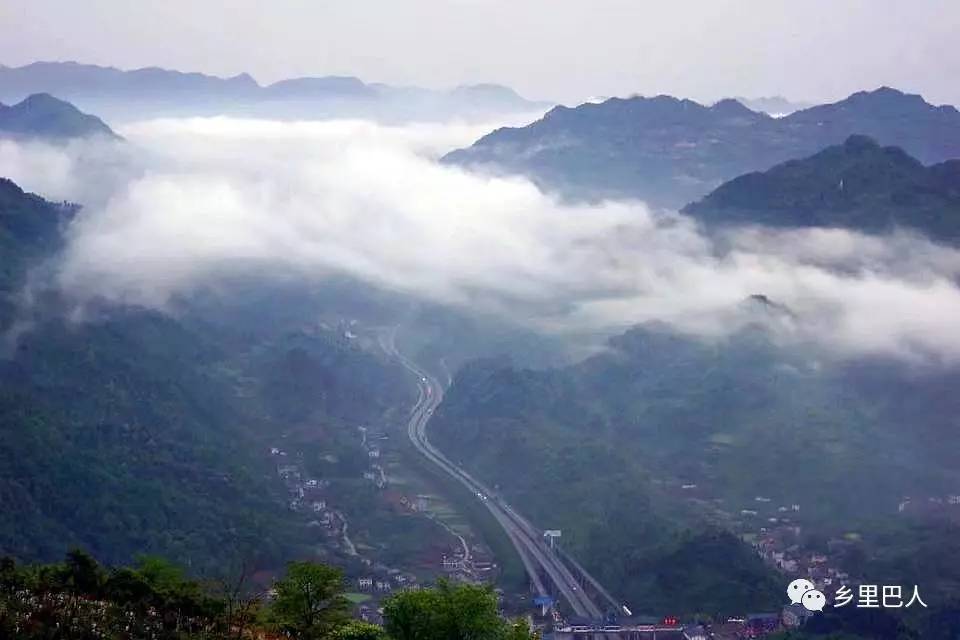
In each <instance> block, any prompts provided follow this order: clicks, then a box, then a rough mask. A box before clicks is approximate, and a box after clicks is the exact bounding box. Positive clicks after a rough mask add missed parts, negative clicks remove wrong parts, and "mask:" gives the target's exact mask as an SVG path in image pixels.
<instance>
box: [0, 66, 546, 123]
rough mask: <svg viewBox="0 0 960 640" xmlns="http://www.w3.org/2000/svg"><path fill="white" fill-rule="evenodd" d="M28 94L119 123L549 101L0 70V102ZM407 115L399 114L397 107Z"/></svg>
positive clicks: (325, 80)
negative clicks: (50, 97) (48, 97)
mask: <svg viewBox="0 0 960 640" xmlns="http://www.w3.org/2000/svg"><path fill="white" fill-rule="evenodd" d="M34 93H51V94H54V95H57V96H60V97H61V98H64V99H67V100H70V101H72V102H74V103H75V104H77V105H79V106H80V107H81V108H84V109H86V110H89V111H92V112H95V113H103V114H110V115H111V116H114V117H116V116H120V117H123V118H142V117H145V116H146V117H149V116H158V115H181V114H189V115H199V114H219V113H239V114H254V115H262V114H267V115H271V116H273V117H287V116H294V117H316V116H322V115H326V114H328V113H329V112H330V111H333V112H335V113H336V112H337V108H338V106H339V105H340V104H341V103H347V104H348V105H349V107H350V109H349V110H345V111H344V112H345V113H349V114H351V115H366V114H373V115H378V114H379V113H380V111H378V109H379V108H380V106H381V105H383V108H382V109H381V111H382V114H383V115H389V114H390V111H394V112H397V111H400V112H401V115H414V116H415V115H416V113H417V112H418V111H426V112H428V113H432V112H439V113H447V112H449V113H451V114H453V115H460V114H466V115H470V114H474V113H475V114H478V115H483V114H486V113H493V112H495V111H498V110H510V111H523V112H526V111H534V110H542V109H545V108H546V107H548V106H550V104H549V103H545V102H535V101H531V100H527V99H525V98H523V97H521V96H520V95H518V94H517V93H516V92H514V91H513V90H512V89H509V88H507V87H502V86H500V85H494V84H477V85H468V86H462V87H456V88H454V89H451V90H448V91H439V90H431V89H423V88H419V87H397V86H392V85H387V84H379V83H366V82H364V81H363V80H361V79H359V78H355V77H352V76H320V77H301V78H290V79H286V80H281V81H279V82H275V83H273V84H268V85H261V84H259V83H258V82H257V81H256V80H254V78H253V77H251V76H250V75H249V74H246V73H242V74H239V75H235V76H232V77H229V78H221V77H218V76H213V75H208V74H204V73H185V72H181V71H173V70H169V69H161V68H158V67H147V68H143V69H133V70H129V71H126V70H122V69H118V68H116V67H104V66H98V65H91V64H81V63H78V62H34V63H32V64H28V65H25V66H22V67H3V66H0V101H7V102H11V101H17V100H21V99H23V97H25V96H28V95H31V94H34ZM405 106H406V107H409V113H407V114H404V113H402V109H403V108H404V107H405Z"/></svg>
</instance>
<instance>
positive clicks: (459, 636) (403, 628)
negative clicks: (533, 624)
mask: <svg viewBox="0 0 960 640" xmlns="http://www.w3.org/2000/svg"><path fill="white" fill-rule="evenodd" d="M384 617H385V618H386V631H387V634H388V635H389V636H390V637H391V638H393V639H394V640H508V639H509V640H529V639H530V638H532V637H533V636H532V634H531V632H530V629H529V627H527V625H526V624H525V623H523V622H515V623H510V622H507V621H505V620H504V619H503V618H501V617H500V615H499V613H498V611H497V597H496V595H495V594H494V593H493V591H492V590H491V589H490V587H485V586H477V585H469V584H461V585H453V584H450V583H449V582H446V581H441V582H440V583H439V584H438V585H437V587H436V588H434V589H424V590H421V591H405V592H403V593H400V594H397V595H395V596H394V597H392V598H390V600H388V601H387V603H386V605H385V606H384Z"/></svg>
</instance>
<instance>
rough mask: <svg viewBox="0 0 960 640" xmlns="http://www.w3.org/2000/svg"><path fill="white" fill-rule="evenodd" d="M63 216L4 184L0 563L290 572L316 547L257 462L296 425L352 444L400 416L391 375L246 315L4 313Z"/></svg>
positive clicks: (403, 388) (257, 314)
mask: <svg viewBox="0 0 960 640" xmlns="http://www.w3.org/2000/svg"><path fill="white" fill-rule="evenodd" d="M65 211H67V212H72V209H71V208H67V209H66V210H65V209H64V208H62V207H58V206H55V205H51V204H49V203H47V202H45V201H43V200H42V199H41V198H38V197H36V196H33V195H30V194H25V193H23V192H22V191H21V190H20V189H18V188H17V187H16V186H15V185H13V184H12V183H11V182H9V181H3V182H0V264H2V265H3V267H2V269H3V271H2V275H3V281H2V283H0V284H2V287H3V293H4V294H5V304H4V309H5V317H6V320H7V324H9V322H10V321H12V319H13V318H16V319H17V320H24V321H25V322H23V323H22V328H23V329H25V330H24V331H22V332H18V333H17V334H9V333H7V332H6V331H5V332H4V335H3V338H4V345H5V347H6V350H5V352H4V354H3V355H2V357H0V504H2V505H3V513H4V517H3V518H2V519H0V555H2V554H11V555H14V556H16V557H18V558H21V559H52V558H55V557H59V556H60V555H61V554H62V553H63V552H64V551H65V550H66V549H67V548H68V547H69V546H71V545H81V546H83V547H85V548H88V549H90V550H91V551H92V552H94V553H95V554H96V555H97V557H99V558H102V559H103V560H105V561H107V562H111V563H121V562H128V561H130V560H131V559H132V558H133V557H134V556H136V555H137V554H141V553H161V554H164V555H167V556H169V557H175V558H178V559H180V560H181V561H182V562H183V563H185V564H188V565H190V566H191V567H192V568H193V570H195V571H203V570H210V569H216V568H217V567H223V566H226V564H225V563H229V562H230V561H233V560H236V559H237V558H238V557H245V559H247V560H252V561H254V562H257V563H258V566H271V565H272V566H276V564H277V563H280V562H281V561H285V560H287V559H289V558H295V557H299V556H301V555H302V553H303V549H305V546H304V545H306V544H308V543H309V544H312V545H315V542H316V541H315V540H312V539H311V535H313V536H314V537H315V533H314V534H309V532H308V531H307V530H306V527H305V524H304V523H303V522H302V520H301V519H296V518H291V517H290V512H289V510H288V509H287V505H286V493H285V492H280V493H279V495H278V494H277V487H276V486H275V485H274V484H272V482H273V481H272V480H271V479H275V478H276V474H275V470H274V463H273V462H272V461H271V460H270V458H269V455H268V453H267V452H268V451H269V445H270V444H271V443H272V442H274V441H275V439H276V438H277V437H278V433H279V432H280V431H282V430H286V429H289V428H295V427H303V426H305V425H307V426H310V427H312V428H314V429H315V430H316V432H317V433H318V437H319V434H324V433H333V432H335V431H336V430H347V429H349V430H350V432H351V433H355V427H356V425H357V424H363V423H365V422H367V421H370V422H372V421H375V420H378V419H380V417H381V416H382V415H383V413H384V412H385V411H387V410H389V409H391V408H392V407H396V406H405V404H406V403H407V402H408V401H409V399H410V396H409V395H408V392H409V387H408V384H409V382H408V379H407V377H406V376H405V374H404V372H403V371H402V370H400V369H399V368H397V367H393V366H391V365H390V364H388V363H386V362H384V361H382V360H380V359H378V358H377V357H375V356H374V355H372V354H371V353H368V352H366V351H364V350H363V349H361V348H359V347H358V346H356V345H354V344H353V343H351V342H350V341H349V340H347V339H345V338H344V337H343V335H342V334H341V333H337V332H334V331H323V330H318V329H316V328H312V329H311V330H306V329H304V328H302V326H303V325H302V323H303V318H302V317H300V318H297V317H290V318H288V319H286V320H284V321H278V319H277V318H276V317H269V318H268V317H267V316H266V315H265V314H268V313H270V312H271V307H269V306H265V305H262V304H260V303H259V302H257V301H248V304H247V306H246V307H244V308H243V311H244V318H245V323H244V325H243V327H237V326H235V323H233V322H232V318H233V315H232V313H233V311H235V309H233V310H231V311H230V312H227V311H222V310H218V307H217V305H216V303H215V302H208V303H207V308H206V309H205V310H204V311H203V313H202V314H197V313H193V312H191V311H190V310H189V309H187V310H185V311H184V312H183V313H181V314H179V315H178V316H177V317H172V316H169V315H164V314H160V313H158V312H155V311H151V310H148V309H139V308H131V307H123V306H116V305H110V304H106V303H98V304H96V305H91V306H89V307H88V308H87V309H86V311H85V314H84V318H85V320H84V321H83V322H77V321H74V320H70V319H68V318H69V317H70V316H69V315H68V314H67V313H65V311H66V309H67V307H66V300H65V299H64V298H63V296H62V295H61V293H60V292H59V291H57V290H56V287H55V286H53V285H52V284H50V283H47V287H46V288H45V289H43V290H41V291H39V293H42V295H41V296H39V297H37V296H35V297H34V298H35V300H36V299H41V300H42V301H43V304H42V305H33V306H31V307H23V306H18V305H17V304H15V303H16V301H17V294H18V293H19V291H20V289H21V287H22V285H23V283H24V281H25V280H24V278H25V277H26V274H27V272H28V270H29V269H31V268H32V267H33V266H35V265H37V264H39V263H40V262H41V261H43V260H45V259H47V258H49V257H50V256H51V255H52V253H53V252H54V251H55V249H56V248H57V246H58V245H59V235H58V230H59V228H60V226H61V225H62V224H64V223H65V222H66V219H67V218H69V215H68V214H65ZM274 297H275V299H276V294H274ZM240 304H241V303H239V302H238V303H237V305H238V306H237V307H236V308H240V306H239V305H240ZM285 310H286V312H287V313H288V315H289V316H294V310H295V307H293V305H288V306H287V307H285ZM314 312H315V310H310V311H308V312H304V313H305V314H307V315H306V317H309V318H311V319H313V318H315V315H313V313H314ZM313 324H314V325H315V320H313Z"/></svg>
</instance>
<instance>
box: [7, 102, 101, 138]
mask: <svg viewBox="0 0 960 640" xmlns="http://www.w3.org/2000/svg"><path fill="white" fill-rule="evenodd" d="M91 136H100V137H103V138H109V139H119V136H118V135H117V134H116V133H114V132H113V130H112V129H110V127H108V126H107V125H106V123H104V122H103V120H101V119H100V118H98V117H96V116H93V115H90V114H87V113H83V112H82V111H80V110H79V109H77V108H76V107H75V106H73V105H72V104H70V103H69V102H65V101H63V100H59V99H57V98H55V97H53V96H51V95H50V94H47V93H36V94H33V95H30V96H28V97H27V98H24V99H23V101H21V102H18V103H17V104H15V105H13V106H7V105H4V104H0V137H14V138H43V139H48V140H65V139H69V138H84V137H91Z"/></svg>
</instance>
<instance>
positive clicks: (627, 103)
mask: <svg viewBox="0 0 960 640" xmlns="http://www.w3.org/2000/svg"><path fill="white" fill-rule="evenodd" d="M855 134H863V135H868V136H871V137H873V138H874V139H876V140H877V141H878V142H879V143H880V144H884V145H890V144H892V145H897V146H899V147H902V148H903V149H904V150H906V151H907V153H909V154H911V155H913V156H915V157H917V158H919V159H920V161H922V162H924V163H935V162H942V161H944V160H947V159H950V158H960V112H957V110H956V109H955V108H953V107H951V106H934V105H931V104H928V103H927V102H925V101H924V100H923V98H922V97H920V96H917V95H909V94H905V93H901V92H900V91H897V90H895V89H890V88H886V87H884V88H880V89H877V90H875V91H869V92H860V93H856V94H853V95H851V96H850V97H848V98H846V99H845V100H841V101H839V102H837V103H833V104H829V105H820V106H817V107H811V108H810V109H804V110H802V111H797V112H795V113H793V114H790V115H789V116H786V117H783V118H773V117H770V116H768V115H766V114H763V113H757V112H755V111H751V110H750V109H748V108H746V107H745V106H743V105H742V104H741V103H739V102H737V101H736V100H722V101H720V102H718V103H716V104H714V105H712V106H704V105H701V104H698V103H696V102H693V101H691V100H680V99H677V98H673V97H671V96H656V97H651V98H645V97H633V98H626V99H623V98H611V99H610V100H607V101H605V102H603V103H600V104H583V105H580V106H578V107H575V108H568V107H556V108H555V109H553V110H551V111H550V112H549V113H547V115H546V116H544V117H543V118H542V119H540V120H538V121H536V122H534V123H532V124H530V125H527V126H525V127H521V128H502V129H498V130H496V131H494V132H492V133H490V134H488V135H486V136H484V137H483V138H481V139H480V140H478V141H477V142H475V143H474V144H473V145H472V146H470V147H467V148H465V149H460V150H457V151H454V152H452V153H450V154H448V155H447V156H446V157H445V160H446V161H447V162H451V163H455V164H459V165H462V166H467V167H474V168H480V169H487V170H493V171H497V172H508V173H520V174H523V175H526V176H529V177H530V178H532V179H533V180H534V181H536V182H537V183H539V184H541V185H542V186H544V187H545V188H547V189H550V190H553V191H557V192H559V193H561V194H563V195H565V196H570V197H574V198H584V197H585V198H639V199H642V200H645V201H647V202H649V203H651V204H653V205H657V206H667V207H677V208H679V207H682V206H683V205H685V204H687V203H689V202H692V201H694V200H697V199H699V198H701V197H703V196H705V195H706V194H707V193H709V192H710V191H711V190H712V189H714V188H716V187H717V186H719V185H720V184H721V183H723V182H724V181H726V180H730V179H732V178H734V177H736V176H738V175H741V174H744V173H748V172H751V171H762V170H765V169H768V168H770V167H772V166H774V165H776V164H778V163H781V162H785V161H787V160H790V159H793V158H799V157H803V156H807V155H809V154H812V153H815V152H817V151H819V150H821V149H823V148H824V147H827V146H830V145H835V144H840V143H842V142H843V141H844V140H845V139H846V138H848V137H849V136H851V135H855Z"/></svg>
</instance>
